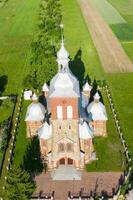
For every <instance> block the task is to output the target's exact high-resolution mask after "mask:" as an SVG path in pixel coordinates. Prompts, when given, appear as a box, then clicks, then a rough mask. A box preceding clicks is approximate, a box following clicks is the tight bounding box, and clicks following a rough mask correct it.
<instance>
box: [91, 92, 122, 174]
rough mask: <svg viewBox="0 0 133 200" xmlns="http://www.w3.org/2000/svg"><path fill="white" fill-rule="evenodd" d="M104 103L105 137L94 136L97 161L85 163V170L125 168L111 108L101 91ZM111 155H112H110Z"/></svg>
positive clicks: (117, 169) (116, 169)
mask: <svg viewBox="0 0 133 200" xmlns="http://www.w3.org/2000/svg"><path fill="white" fill-rule="evenodd" d="M102 97H103V101H104V104H105V105H106V109H107V115H108V121H107V133H108V136H107V137H105V138H101V137H95V138H94V148H95V150H96V153H97V158H98V161H95V162H92V163H91V164H89V165H87V171H110V170H112V171H120V170H124V168H125V160H124V157H123V155H122V153H123V149H122V146H121V143H120V139H119V136H118V133H117V130H116V127H115V123H114V120H113V117H112V113H111V109H110V106H109V103H108V100H107V96H106V94H105V91H103V92H102ZM110 155H112V156H110Z"/></svg>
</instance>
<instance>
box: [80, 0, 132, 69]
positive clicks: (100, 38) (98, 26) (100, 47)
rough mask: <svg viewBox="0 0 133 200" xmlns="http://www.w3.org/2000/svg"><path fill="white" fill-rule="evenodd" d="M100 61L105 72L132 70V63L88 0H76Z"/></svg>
mask: <svg viewBox="0 0 133 200" xmlns="http://www.w3.org/2000/svg"><path fill="white" fill-rule="evenodd" d="M78 2H79V5H80V8H81V11H82V14H83V16H84V19H85V21H86V24H87V26H88V29H89V31H90V33H91V36H92V39H93V42H94V45H95V47H96V49H97V52H98V55H99V57H100V60H101V63H102V65H103V67H104V70H105V71H106V72H110V73H114V72H133V63H132V62H131V60H130V59H129V58H128V56H127V55H126V53H125V51H124V49H123V48H122V46H121V44H120V42H119V41H118V39H117V38H116V36H115V35H114V33H113V32H112V30H111V28H110V27H109V26H108V24H106V22H105V21H104V20H103V18H102V17H101V15H100V14H99V13H98V10H97V9H96V8H95V7H94V5H92V3H91V2H90V0H78Z"/></svg>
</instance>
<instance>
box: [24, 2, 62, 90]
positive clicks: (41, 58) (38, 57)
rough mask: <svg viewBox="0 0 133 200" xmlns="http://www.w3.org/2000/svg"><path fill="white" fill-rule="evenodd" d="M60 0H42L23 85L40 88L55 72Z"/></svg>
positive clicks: (59, 35)
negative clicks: (29, 70)
mask: <svg viewBox="0 0 133 200" xmlns="http://www.w3.org/2000/svg"><path fill="white" fill-rule="evenodd" d="M61 21H62V15H61V5H60V0H42V1H41V5H40V15H39V23H38V29H37V34H36V36H35V39H34V41H33V42H32V44H31V52H32V56H31V60H30V65H31V66H32V70H31V73H30V74H29V75H27V76H26V77H25V78H24V81H23V83H24V87H26V88H34V89H37V88H40V87H41V85H42V84H43V82H44V81H45V82H48V81H49V80H50V79H51V78H52V77H53V76H54V75H55V73H56V72H57V63H56V51H57V48H58V47H59V40H60V38H61V30H60V24H61Z"/></svg>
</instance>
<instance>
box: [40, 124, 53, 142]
mask: <svg viewBox="0 0 133 200" xmlns="http://www.w3.org/2000/svg"><path fill="white" fill-rule="evenodd" d="M38 135H39V138H40V139H45V140H47V139H49V138H51V136H52V127H51V125H49V124H48V123H47V122H45V123H44V124H43V126H42V127H41V128H40V129H39V130H38Z"/></svg>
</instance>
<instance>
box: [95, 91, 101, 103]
mask: <svg viewBox="0 0 133 200" xmlns="http://www.w3.org/2000/svg"><path fill="white" fill-rule="evenodd" d="M99 99H100V95H99V93H98V92H96V94H95V95H94V101H95V102H99Z"/></svg>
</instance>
